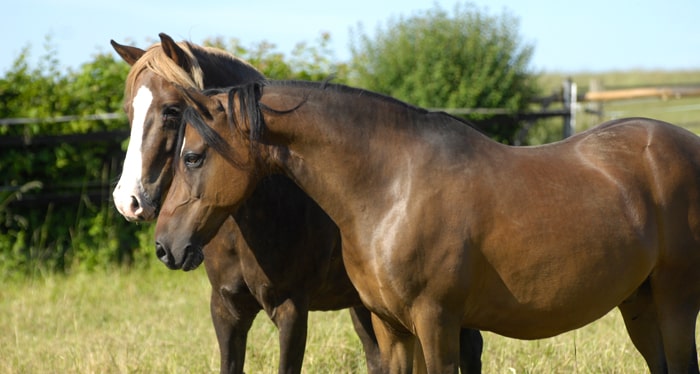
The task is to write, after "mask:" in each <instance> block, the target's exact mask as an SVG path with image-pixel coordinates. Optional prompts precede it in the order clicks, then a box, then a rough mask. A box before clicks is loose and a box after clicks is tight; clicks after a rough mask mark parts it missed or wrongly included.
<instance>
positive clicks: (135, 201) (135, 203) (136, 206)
mask: <svg viewBox="0 0 700 374" xmlns="http://www.w3.org/2000/svg"><path fill="white" fill-rule="evenodd" d="M139 208H140V204H139V199H137V198H136V196H133V195H132V196H131V210H132V211H134V212H135V211H137V210H138V209H139Z"/></svg>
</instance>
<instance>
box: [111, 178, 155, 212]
mask: <svg viewBox="0 0 700 374" xmlns="http://www.w3.org/2000/svg"><path fill="white" fill-rule="evenodd" d="M112 197H113V198H114V206H116V207H117V210H118V211H119V213H120V214H121V215H122V216H124V218H126V220H127V221H130V222H138V221H152V220H154V219H156V217H157V216H158V206H157V205H156V204H154V203H153V202H152V200H151V199H149V198H148V197H147V196H146V195H145V194H142V193H140V191H139V190H138V189H133V190H132V191H129V190H128V189H126V188H123V187H122V185H121V183H120V184H118V185H117V187H116V188H115V189H114V192H113V193H112Z"/></svg>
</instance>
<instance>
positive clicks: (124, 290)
mask: <svg viewBox="0 0 700 374" xmlns="http://www.w3.org/2000/svg"><path fill="white" fill-rule="evenodd" d="M4 286H5V287H3V289H2V291H0V331H3V333H2V334H0V352H2V357H3V364H2V365H0V373H50V372H51V373H58V372H61V373H206V372H217V371H218V365H219V363H218V360H219V353H218V348H217V344H216V339H215V336H214V331H213V328H212V327H211V322H210V319H209V311H208V299H209V284H208V282H207V280H206V276H205V274H204V271H203V270H201V269H200V270H197V271H196V272H194V273H182V272H171V271H168V270H166V269H164V268H163V267H162V266H161V265H159V264H153V266H152V269H150V270H139V271H130V272H122V271H112V272H108V273H95V274H77V275H73V276H67V277H63V276H49V277H47V278H43V279H35V280H30V281H24V282H14V283H10V284H5V285H4ZM309 325H310V331H309V343H308V346H307V353H306V357H305V360H304V372H305V373H364V372H366V370H365V367H364V358H363V354H362V350H361V346H360V343H359V340H358V339H357V337H356V336H355V335H354V332H353V330H352V327H351V323H350V318H349V316H348V313H347V312H345V311H340V312H326V313H321V312H314V313H312V314H311V321H310V323H309ZM484 337H485V351H484V354H483V363H484V372H485V373H543V372H546V373H629V372H644V371H645V370H646V368H645V365H644V362H643V360H642V358H641V356H640V355H639V354H638V353H637V352H636V351H635V350H634V348H633V347H632V345H631V343H630V342H629V339H628V338H627V335H626V333H625V330H624V326H623V324H622V321H621V318H620V316H619V313H618V312H617V311H613V312H611V313H610V314H608V315H607V316H605V317H604V318H602V319H601V320H599V321H597V322H595V323H593V324H591V325H589V326H587V327H585V328H583V329H579V330H576V331H573V332H570V333H567V334H563V335H560V336H557V337H555V338H551V339H544V340H538V341H518V340H513V339H506V338H503V337H500V336H497V335H494V334H489V333H485V334H484ZM278 354H279V348H278V344H277V332H276V329H275V328H274V326H273V325H272V324H271V323H270V322H269V320H268V319H267V318H266V317H265V316H264V315H260V316H259V317H258V319H257V320H256V322H255V324H254V326H253V329H252V331H251V333H250V336H249V344H248V351H247V359H246V372H248V373H273V372H275V371H276V369H275V368H276V365H277V356H278Z"/></svg>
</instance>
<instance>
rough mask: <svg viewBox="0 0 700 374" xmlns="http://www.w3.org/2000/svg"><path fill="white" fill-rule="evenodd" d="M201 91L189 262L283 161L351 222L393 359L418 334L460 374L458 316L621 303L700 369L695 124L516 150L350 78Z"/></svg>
mask: <svg viewBox="0 0 700 374" xmlns="http://www.w3.org/2000/svg"><path fill="white" fill-rule="evenodd" d="M188 95H189V96H190V98H189V100H190V101H191V104H192V105H193V107H194V108H196V109H197V111H198V112H195V111H193V110H191V109H189V110H188V111H187V114H186V116H185V119H186V123H187V126H185V128H184V129H183V138H182V141H181V145H180V146H179V152H178V154H179V159H178V160H176V161H175V162H176V167H177V171H176V173H175V179H174V181H173V185H172V187H171V190H170V193H169V195H168V196H167V199H166V200H165V202H164V204H163V207H162V211H161V214H160V216H159V218H158V224H157V226H156V239H157V243H158V245H159V246H160V247H161V248H167V249H168V250H169V251H171V252H172V253H173V256H174V257H175V258H178V259H181V258H183V257H184V256H186V254H187V253H188V252H191V251H198V250H199V248H200V245H201V243H203V242H206V241H207V239H208V238H209V236H210V235H211V232H212V230H213V229H215V228H216V227H218V225H220V223H221V221H222V220H224V219H225V218H226V217H227V216H228V214H229V212H231V211H234V210H236V209H237V208H238V207H239V206H240V205H241V203H243V202H244V201H246V199H248V198H249V196H250V195H251V193H252V191H253V190H254V187H255V186H256V185H257V183H258V182H259V180H260V179H261V178H263V177H264V176H266V175H268V174H274V173H281V174H285V175H287V176H289V177H290V178H291V179H293V180H294V181H295V182H296V183H298V184H299V186H301V187H302V188H303V189H304V191H306V192H307V193H308V194H309V196H311V197H313V198H314V199H315V200H316V201H317V202H318V203H319V205H320V206H321V207H322V208H323V209H324V211H326V212H327V213H328V214H329V216H330V217H331V218H332V219H333V220H334V221H335V222H336V224H337V225H338V227H339V229H340V232H341V237H342V241H343V258H344V261H345V266H346V269H347V271H348V274H349V276H350V279H351V280H352V282H353V284H354V285H355V287H356V288H357V290H358V291H359V293H360V297H361V298H362V301H363V303H364V304H365V305H367V306H368V308H369V309H370V310H371V311H372V312H373V313H374V314H373V315H374V316H377V317H378V318H377V319H376V320H375V322H379V323H378V324H375V331H377V336H378V337H379V344H380V350H381V355H382V364H383V365H385V369H386V370H387V371H391V372H408V371H410V358H411V353H412V349H411V347H412V346H413V343H414V339H415V337H417V338H418V340H419V341H420V343H421V345H422V348H423V351H424V353H425V360H426V362H427V365H428V370H429V372H431V373H450V372H457V364H458V362H459V360H458V357H459V351H458V347H459V337H458V335H459V334H458V331H459V328H460V327H470V328H477V329H482V330H490V331H493V332H496V333H498V334H502V335H505V336H509V337H514V338H520V339H538V338H546V337H550V336H554V335H557V334H560V333H562V332H565V331H568V330H572V329H576V328H579V327H581V326H584V325H586V324H588V323H590V322H592V321H594V320H596V319H597V318H599V317H601V316H603V315H604V314H605V313H607V312H608V311H609V310H611V309H612V308H614V307H618V308H619V309H620V311H621V312H622V316H623V318H624V321H625V324H626V327H627V330H628V332H629V335H630V337H631V339H632V341H633V343H634V345H635V346H636V347H637V349H638V350H639V351H640V353H641V354H642V356H643V357H644V359H645V360H646V362H647V364H648V366H649V368H650V370H651V371H652V372H654V373H666V372H670V373H688V372H697V371H698V363H697V356H696V355H697V352H696V346H695V336H694V335H695V321H696V317H697V314H698V309H699V308H700V271H698V269H700V138H698V137H697V136H696V135H694V134H692V133H690V132H688V131H686V130H684V129H682V128H679V127H676V126H673V125H670V124H667V123H663V122H660V121H655V120H651V119H641V118H632V119H623V120H617V121H612V122H607V123H605V124H602V125H600V126H598V127H596V128H593V129H591V130H588V131H585V132H582V133H580V134H578V135H576V136H574V137H571V138H569V139H566V140H564V141H561V142H557V143H553V144H550V145H545V146H539V147H510V146H506V145H502V144H499V143H496V142H494V141H492V140H490V139H488V138H486V137H485V136H483V135H481V134H479V133H478V132H476V131H475V130H474V129H472V128H470V127H469V126H465V125H464V124H463V123H462V122H461V121H459V120H457V119H455V118H453V117H451V116H448V115H445V114H440V113H430V112H426V111H424V110H421V109H418V108H415V107H411V106H408V105H406V104H404V103H401V102H399V101H396V100H393V99H391V98H387V97H384V96H380V95H377V94H373V93H370V92H367V91H363V90H358V89H352V88H348V87H344V86H336V85H322V84H314V83H302V82H292V83H289V82H288V83H279V82H264V83H256V84H251V85H247V86H244V87H239V88H234V89H232V90H231V91H230V92H229V93H220V94H218V95H215V96H213V97H208V96H205V95H203V94H200V93H199V92H195V91H192V90H190V91H189V93H188ZM212 228H213V229H212ZM379 320H380V321H379Z"/></svg>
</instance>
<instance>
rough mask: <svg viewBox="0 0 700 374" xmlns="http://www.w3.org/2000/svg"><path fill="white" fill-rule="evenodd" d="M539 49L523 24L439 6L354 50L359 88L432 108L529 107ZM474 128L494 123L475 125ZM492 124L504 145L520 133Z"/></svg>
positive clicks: (361, 40)
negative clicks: (528, 40)
mask: <svg viewBox="0 0 700 374" xmlns="http://www.w3.org/2000/svg"><path fill="white" fill-rule="evenodd" d="M532 51H533V47H532V46H530V45H527V44H523V43H522V42H521V41H520V38H519V36H518V20H517V19H516V18H514V17H512V16H510V15H509V14H507V13H505V12H504V13H503V14H501V15H496V16H492V15H488V14H486V13H484V12H481V11H479V10H478V9H477V8H476V7H474V6H473V5H470V4H457V5H456V6H455V7H454V10H453V12H452V13H448V12H447V11H445V10H443V9H442V8H440V7H439V6H437V5H436V6H435V7H434V8H433V9H430V10H427V11H423V12H419V13H417V14H415V15H413V16H411V17H408V18H403V17H401V18H399V19H398V20H391V21H389V22H388V24H387V26H386V27H385V28H383V29H382V28H378V29H377V31H376V33H375V35H374V37H370V36H368V35H367V34H365V33H364V32H362V31H361V30H360V34H359V36H357V37H356V38H354V40H353V45H352V56H353V57H352V66H351V71H352V72H353V75H352V76H351V77H350V81H351V82H352V84H355V85H358V86H361V87H364V88H367V89H369V90H372V91H378V92H381V93H384V94H387V95H390V96H393V97H396V98H398V99H401V100H404V101H406V102H409V103H412V104H414V105H417V106H421V107H425V108H504V109H506V110H508V111H511V112H517V111H521V110H523V109H524V108H526V107H527V105H528V102H529V100H530V99H531V98H532V97H534V95H535V94H536V93H537V92H538V89H537V87H536V80H535V77H534V76H533V74H531V72H530V71H529V68H528V65H529V62H530V58H531V55H532ZM471 119H472V120H477V121H478V120H486V119H488V118H486V117H484V116H481V117H472V118H471ZM504 120H507V119H504V118H501V119H499V120H496V119H495V118H491V119H489V121H490V122H491V123H492V124H491V125H489V126H488V127H484V130H485V131H486V132H487V133H489V134H490V135H491V136H493V137H494V138H496V139H497V140H500V141H510V140H512V139H513V136H514V134H515V133H516V131H517V127H516V126H512V125H510V124H508V123H507V122H510V121H504Z"/></svg>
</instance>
